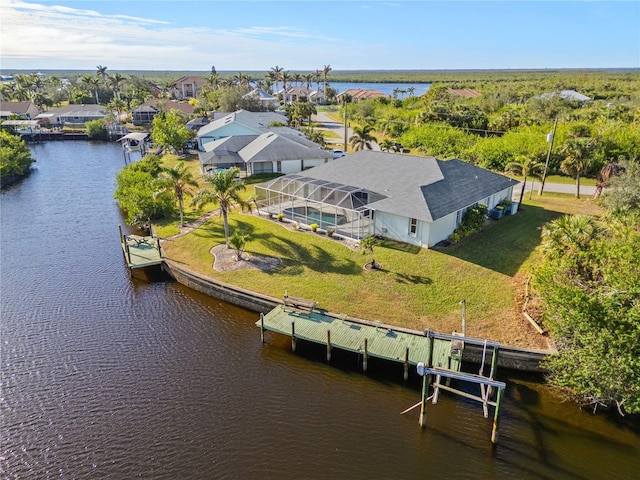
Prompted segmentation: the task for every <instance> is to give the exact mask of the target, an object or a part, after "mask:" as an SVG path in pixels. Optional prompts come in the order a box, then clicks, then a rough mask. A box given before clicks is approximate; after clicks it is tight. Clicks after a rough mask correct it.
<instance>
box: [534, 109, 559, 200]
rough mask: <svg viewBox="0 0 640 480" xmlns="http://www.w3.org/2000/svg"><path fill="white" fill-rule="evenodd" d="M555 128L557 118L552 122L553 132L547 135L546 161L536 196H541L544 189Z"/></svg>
mask: <svg viewBox="0 0 640 480" xmlns="http://www.w3.org/2000/svg"><path fill="white" fill-rule="evenodd" d="M557 126H558V117H556V119H555V120H554V122H553V132H552V133H550V134H549V135H547V141H548V142H549V150H548V151H547V160H546V162H544V172H543V173H542V181H541V182H540V190H538V196H541V195H542V190H543V189H544V181H545V180H546V178H547V169H548V168H549V159H550V158H551V149H552V148H553V141H554V140H555V138H556V127H557ZM549 137H551V138H549Z"/></svg>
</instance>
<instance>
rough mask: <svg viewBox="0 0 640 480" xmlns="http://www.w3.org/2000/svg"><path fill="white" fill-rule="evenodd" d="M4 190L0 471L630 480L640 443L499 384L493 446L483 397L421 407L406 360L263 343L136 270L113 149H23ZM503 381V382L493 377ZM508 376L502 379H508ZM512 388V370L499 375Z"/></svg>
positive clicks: (545, 396) (251, 331)
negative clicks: (17, 174) (26, 166)
mask: <svg viewBox="0 0 640 480" xmlns="http://www.w3.org/2000/svg"><path fill="white" fill-rule="evenodd" d="M33 151H34V154H35V155H36V157H37V160H38V162H37V163H36V168H37V170H36V171H35V172H34V174H33V175H31V176H30V177H29V178H28V179H26V180H25V181H24V182H22V183H21V184H19V185H16V186H15V187H12V188H9V189H6V190H5V191H3V192H2V194H1V205H0V207H1V222H2V223H1V229H0V235H1V244H0V246H1V251H0V253H1V265H0V266H1V270H0V274H1V282H0V288H1V291H0V293H1V299H2V302H1V311H0V314H1V319H0V322H1V323H0V334H1V335H0V341H1V350H0V359H1V366H2V370H1V373H0V382H1V396H0V421H1V425H0V426H1V428H0V435H1V437H0V456H1V457H2V458H1V459H0V472H1V473H2V477H3V478H8V479H18V478H29V479H31V478H35V479H40V478H73V479H76V478H89V479H94V478H116V479H121V478H132V477H139V478H247V479H251V478H256V479H263V478H319V479H323V478H327V479H329V478H331V479H335V478H452V477H453V478H474V479H486V478H523V479H539V478H554V479H555V478H557V479H564V478H576V479H587V478H589V479H590V478H593V479H596V478H616V479H625V478H628V479H631V478H636V475H637V472H638V471H640V435H639V434H638V431H637V430H635V431H634V430H631V429H628V430H625V429H624V428H621V427H619V426H616V425H614V424H613V423H611V422H608V421H607V420H606V419H605V418H603V417H600V416H591V415H588V414H584V413H581V412H580V411H579V410H577V409H576V408H575V407H574V406H572V405H570V404H565V403H561V402H560V401H558V400H557V399H556V398H554V397H552V396H550V395H549V393H548V392H547V391H546V390H545V389H544V388H543V387H542V386H540V385H539V384H536V383H535V382H532V381H528V380H526V379H522V378H521V379H518V378H515V377H512V378H510V379H509V380H508V387H507V393H506V398H505V402H504V410H503V412H502V417H501V431H500V443H499V445H498V446H497V447H496V448H495V449H493V448H492V447H491V444H490V442H489V436H490V431H491V419H484V418H483V417H482V413H481V408H480V407H478V405H476V404H473V403H471V402H468V401H465V400H464V399H453V398H452V397H450V396H449V395H446V394H443V395H441V397H440V402H439V403H438V405H429V410H428V420H427V429H426V431H420V429H419V428H418V425H417V421H418V415H417V412H416V411H413V412H410V413H408V414H407V415H404V416H401V415H400V412H402V411H403V410H404V409H406V408H407V407H409V406H411V405H413V404H415V403H416V402H417V401H418V400H419V396H420V381H419V379H418V378H417V377H416V376H415V374H412V377H411V378H410V380H409V382H408V383H407V384H406V385H405V384H404V383H403V382H402V380H401V379H402V366H397V365H384V364H382V363H381V362H377V361H375V360H371V361H370V364H369V373H368V374H366V375H365V374H363V373H362V372H361V369H360V364H359V360H360V359H359V358H358V357H357V356H355V355H351V354H347V353H341V352H334V355H333V359H332V363H331V365H327V364H326V362H325V360H324V354H325V352H324V349H323V348H321V347H317V346H314V345H308V344H305V343H303V342H302V343H299V344H298V351H297V353H296V354H292V353H291V352H290V344H289V341H288V340H287V339H286V338H283V337H279V336H277V335H273V334H272V335H268V337H267V339H268V342H267V344H266V345H262V344H261V343H260V335H259V331H258V330H257V329H256V327H255V326H254V322H255V320H256V319H257V317H256V315H255V314H254V313H252V312H248V311H246V310H242V309H239V308H236V307H233V306H230V305H227V304H224V303H222V302H219V301H217V300H214V299H211V298H208V297H205V296H203V295H201V294H198V293H196V292H192V291H190V290H188V289H186V288H184V287H182V286H181V285H179V284H175V283H173V282H169V281H154V280H157V278H155V277H153V276H151V277H147V276H145V275H141V274H139V273H141V272H138V273H136V275H135V276H134V278H130V277H129V273H128V271H127V268H126V266H125V264H124V261H123V258H122V252H121V249H120V245H119V239H118V228H117V227H118V225H119V224H122V223H123V222H122V218H121V216H120V213H119V211H118V209H117V206H116V204H115V201H114V200H113V198H112V195H113V190H114V178H115V175H116V173H117V172H118V170H119V169H120V167H121V165H122V162H123V160H122V154H121V150H120V149H119V147H118V146H114V145H105V144H90V143H86V142H77V143H76V142H59V143H47V144H43V145H37V146H35V147H33ZM502 373H503V375H506V374H507V372H502ZM509 375H510V374H509ZM502 379H503V380H504V378H502Z"/></svg>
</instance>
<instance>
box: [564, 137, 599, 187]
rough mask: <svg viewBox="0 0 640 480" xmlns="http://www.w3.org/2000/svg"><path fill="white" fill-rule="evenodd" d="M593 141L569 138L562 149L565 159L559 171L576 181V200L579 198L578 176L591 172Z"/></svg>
mask: <svg viewBox="0 0 640 480" xmlns="http://www.w3.org/2000/svg"><path fill="white" fill-rule="evenodd" d="M593 142H594V140H593V139H591V138H584V137H577V138H569V139H567V141H566V142H565V144H564V146H563V147H562V153H563V154H564V156H565V159H564V160H563V161H562V163H560V170H562V171H563V172H564V173H566V174H567V175H571V176H574V177H575V179H576V198H580V176H581V175H583V174H585V173H587V172H588V171H589V170H591V168H592V166H593V158H592V156H591V152H592V149H593Z"/></svg>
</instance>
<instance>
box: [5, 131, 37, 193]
mask: <svg viewBox="0 0 640 480" xmlns="http://www.w3.org/2000/svg"><path fill="white" fill-rule="evenodd" d="M33 162H35V160H34V158H33V157H32V156H31V152H30V151H29V149H28V148H27V146H26V145H25V143H24V140H22V139H21V138H20V136H19V135H15V134H13V133H11V132H9V131H7V130H5V129H0V179H1V181H2V184H3V185H5V184H6V183H8V182H9V181H10V180H11V179H13V178H17V177H21V176H23V175H26V173H27V172H28V171H29V169H30V168H31V164H32V163H33Z"/></svg>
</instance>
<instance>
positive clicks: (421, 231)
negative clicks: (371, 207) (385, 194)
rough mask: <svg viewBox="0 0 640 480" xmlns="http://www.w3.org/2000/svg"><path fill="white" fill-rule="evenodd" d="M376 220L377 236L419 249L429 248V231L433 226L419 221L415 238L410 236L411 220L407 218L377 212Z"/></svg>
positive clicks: (375, 229) (375, 230)
mask: <svg viewBox="0 0 640 480" xmlns="http://www.w3.org/2000/svg"><path fill="white" fill-rule="evenodd" d="M374 219H375V227H374V232H375V234H376V235H381V236H383V237H387V238H391V239H393V240H398V241H400V242H404V243H408V244H410V245H417V246H419V247H426V246H428V238H429V230H430V229H431V225H430V224H429V223H428V222H423V221H422V220H418V224H417V230H416V234H415V236H414V235H410V234H409V222H410V219H409V218H407V217H401V216H399V215H394V214H391V213H386V212H380V211H376V212H375V214H374Z"/></svg>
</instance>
